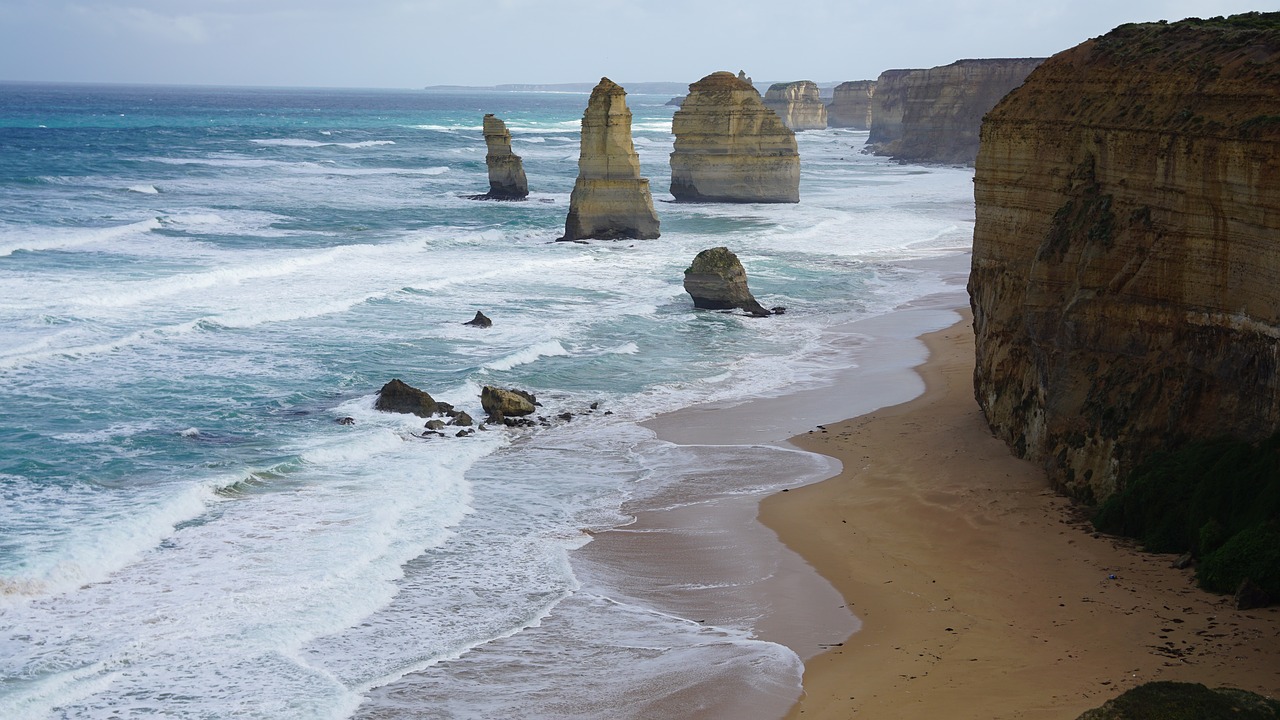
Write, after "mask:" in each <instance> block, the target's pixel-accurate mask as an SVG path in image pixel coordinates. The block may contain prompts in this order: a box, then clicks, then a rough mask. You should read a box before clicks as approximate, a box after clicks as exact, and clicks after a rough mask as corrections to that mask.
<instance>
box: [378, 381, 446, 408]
mask: <svg viewBox="0 0 1280 720" xmlns="http://www.w3.org/2000/svg"><path fill="white" fill-rule="evenodd" d="M373 408H374V409H375V410H381V411H383V412H395V413H407V414H411V415H417V416H418V417H431V416H432V415H435V414H436V413H437V412H438V411H439V408H440V406H439V404H437V403H436V401H435V399H434V398H432V397H431V395H429V394H428V393H426V392H425V391H423V390H419V389H418V388H415V387H413V386H411V385H408V384H406V383H404V382H403V381H401V380H400V379H398V378H396V379H393V380H392V381H391V382H389V383H387V384H386V385H383V386H382V389H381V390H379V391H378V400H377V401H376V402H375V403H374V404H373Z"/></svg>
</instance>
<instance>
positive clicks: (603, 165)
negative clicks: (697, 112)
mask: <svg viewBox="0 0 1280 720" xmlns="http://www.w3.org/2000/svg"><path fill="white" fill-rule="evenodd" d="M626 97H627V92H626V91H625V90H623V89H622V86H621V85H618V84H617V83H615V82H613V81H612V80H610V79H609V78H600V83H599V84H598V85H596V87H595V89H594V90H592V91H591V99H590V100H588V101H587V109H586V112H584V113H583V114H582V149H581V152H580V154H579V156H578V180H577V182H575V183H574V185H573V193H572V194H571V195H570V196H569V217H568V218H566V219H565V223H564V237H562V238H560V239H561V240H584V239H587V238H594V239H598V240H623V239H640V240H649V239H652V238H656V237H658V216H657V214H656V213H655V212H654V211H653V196H652V195H650V194H649V181H648V180H647V179H645V178H642V177H640V156H639V155H637V154H636V149H635V146H634V145H633V144H632V142H631V110H629V109H628V108H627V100H626Z"/></svg>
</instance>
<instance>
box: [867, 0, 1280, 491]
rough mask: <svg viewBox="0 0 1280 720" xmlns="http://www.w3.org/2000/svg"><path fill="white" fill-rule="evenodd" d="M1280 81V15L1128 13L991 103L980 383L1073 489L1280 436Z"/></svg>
mask: <svg viewBox="0 0 1280 720" xmlns="http://www.w3.org/2000/svg"><path fill="white" fill-rule="evenodd" d="M1277 77H1280V13H1268V14H1265V15H1259V14H1252V15H1250V16H1235V17H1233V18H1229V19H1226V20H1221V19H1219V20H1216V21H1190V20H1189V21H1183V22H1178V23H1170V24H1164V23H1159V24H1142V25H1123V26H1121V27H1119V28H1117V29H1115V30H1113V31H1112V32H1110V33H1108V34H1106V35H1104V36H1102V37H1100V38H1095V39H1093V40H1090V41H1088V42H1085V43H1083V44H1081V45H1078V46H1077V47H1075V48H1072V49H1070V50H1067V51H1064V52H1062V53H1059V54H1057V55H1055V56H1054V57H1052V58H1050V59H1049V60H1047V61H1046V62H1045V63H1044V64H1043V65H1041V66H1040V67H1039V68H1038V69H1037V70H1036V71H1035V72H1033V73H1032V74H1031V76H1030V77H1029V78H1028V79H1027V82H1026V83H1025V84H1024V85H1023V86H1022V87H1021V88H1019V89H1018V90H1016V91H1015V92H1013V93H1011V94H1010V95H1009V96H1008V97H1006V98H1005V99H1004V101H1003V102H1001V103H1000V104H999V105H998V106H996V108H995V109H994V110H992V111H991V112H990V113H989V114H988V115H987V119H986V122H985V123H984V125H983V127H982V148H981V151H980V153H979V155H978V159H977V170H976V176H975V180H974V196H975V200H976V207H977V224H976V228H975V232H974V247H973V268H972V273H971V275H970V281H969V292H970V295H971V302H972V305H973V313H974V329H975V331H976V334H977V366H976V370H975V374H974V381H975V393H976V396H977V399H978V403H979V405H980V406H981V408H982V411H983V413H984V414H985V415H986V418H987V421H988V423H989V424H990V425H991V427H992V429H993V430H994V432H995V433H996V435H997V436H999V437H1001V438H1003V439H1004V440H1005V441H1006V442H1007V443H1008V444H1009V445H1010V447H1012V448H1013V450H1014V451H1015V453H1016V454H1018V455H1020V456H1022V457H1026V458H1028V459H1031V460H1034V461H1036V462H1038V463H1042V464H1043V465H1044V466H1045V467H1046V468H1047V470H1048V472H1049V475H1050V477H1051V478H1052V480H1053V481H1054V482H1055V483H1057V484H1058V485H1059V486H1060V487H1062V488H1063V489H1065V490H1067V491H1068V492H1071V493H1072V494H1075V495H1078V496H1083V497H1086V498H1089V497H1092V498H1098V499H1101V498H1102V497H1105V496H1107V495H1109V494H1110V493H1111V492H1113V490H1114V489H1115V487H1116V481H1117V477H1118V476H1122V474H1123V473H1126V472H1127V471H1128V470H1129V469H1130V468H1132V467H1133V466H1134V464H1135V462H1136V461H1138V460H1141V459H1142V458H1144V457H1146V456H1148V455H1149V454H1150V453H1152V452H1153V451H1156V450H1160V449H1164V448H1169V447H1174V446H1177V445H1180V444H1182V443H1184V442H1186V441H1188V440H1190V439H1194V438H1206V437H1218V436H1236V437H1239V438H1241V439H1245V440H1258V439H1261V438H1263V437H1266V436H1269V435H1271V434H1272V433H1274V432H1276V431H1277V430H1278V429H1280V376H1278V375H1277V369H1278V366H1280V242H1278V238H1280V83H1278V82H1277V81H1276V78H1277ZM877 96H879V92H878V91H877Z"/></svg>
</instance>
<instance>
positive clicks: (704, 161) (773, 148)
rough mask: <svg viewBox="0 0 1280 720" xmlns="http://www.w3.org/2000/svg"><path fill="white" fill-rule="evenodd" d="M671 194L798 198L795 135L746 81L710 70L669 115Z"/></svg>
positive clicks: (706, 198)
mask: <svg viewBox="0 0 1280 720" xmlns="http://www.w3.org/2000/svg"><path fill="white" fill-rule="evenodd" d="M671 132H672V133H674V134H675V136H676V142H675V151H674V152H672V153H671V194H672V195H673V196H675V198H676V200H684V201H692V202H744V203H745V202H762V203H793V202H799V201H800V153H799V151H798V150H797V149H796V135H795V133H794V132H792V131H791V130H790V129H788V128H787V126H786V125H784V124H783V122H782V120H781V119H780V118H779V117H778V115H777V114H776V113H774V112H773V111H772V110H770V109H769V108H767V107H765V106H764V104H763V103H762V102H761V101H760V94H759V93H758V92H756V90H755V88H754V87H752V86H751V83H749V82H747V81H746V80H744V79H741V78H739V77H734V76H733V74H732V73H728V72H716V73H712V74H710V75H708V76H706V77H704V78H702V79H701V80H699V81H698V82H696V83H693V84H692V85H690V86H689V95H688V96H687V97H686V98H685V102H684V105H683V107H681V108H680V110H678V111H676V113H675V115H674V116H673V117H672V119H671Z"/></svg>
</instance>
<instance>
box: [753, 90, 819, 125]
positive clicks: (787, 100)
mask: <svg viewBox="0 0 1280 720" xmlns="http://www.w3.org/2000/svg"><path fill="white" fill-rule="evenodd" d="M764 104H765V107H768V108H769V109H771V110H773V111H774V112H776V113H777V114H778V117H780V118H782V122H784V123H786V125H787V127H789V128H791V129H792V130H821V129H823V128H825V127H826V126H827V106H826V105H823V104H822V97H821V95H820V94H819V91H818V84H817V83H815V82H813V81H811V80H798V81H796V82H789V83H774V84H773V85H770V86H769V90H768V91H767V92H765V94H764Z"/></svg>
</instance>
